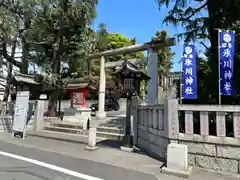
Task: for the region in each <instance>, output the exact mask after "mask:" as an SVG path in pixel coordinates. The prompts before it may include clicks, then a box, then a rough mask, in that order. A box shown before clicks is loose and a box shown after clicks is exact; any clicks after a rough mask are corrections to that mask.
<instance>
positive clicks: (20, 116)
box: [13, 91, 30, 138]
mask: <svg viewBox="0 0 240 180" xmlns="http://www.w3.org/2000/svg"><path fill="white" fill-rule="evenodd" d="M29 94H30V93H29V91H22V92H20V91H19V92H17V99H16V104H15V113H14V120H13V135H14V136H15V133H16V132H17V133H22V137H23V138H24V136H25V128H26V122H27V114H28V103H29Z"/></svg>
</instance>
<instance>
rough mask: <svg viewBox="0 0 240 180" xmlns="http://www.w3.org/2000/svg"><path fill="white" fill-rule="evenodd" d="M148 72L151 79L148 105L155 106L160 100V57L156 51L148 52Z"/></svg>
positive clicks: (150, 50)
mask: <svg viewBox="0 0 240 180" xmlns="http://www.w3.org/2000/svg"><path fill="white" fill-rule="evenodd" d="M148 53H149V54H148V63H147V71H148V76H149V77H150V78H151V79H150V80H149V81H148V93H147V101H146V102H147V104H155V103H157V100H158V55H157V52H156V50H154V49H149V50H148Z"/></svg>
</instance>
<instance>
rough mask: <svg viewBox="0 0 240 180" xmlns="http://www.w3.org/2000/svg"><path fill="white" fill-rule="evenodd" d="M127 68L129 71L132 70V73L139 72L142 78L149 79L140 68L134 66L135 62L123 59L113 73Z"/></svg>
mask: <svg viewBox="0 0 240 180" xmlns="http://www.w3.org/2000/svg"><path fill="white" fill-rule="evenodd" d="M126 69H127V70H128V71H130V72H133V73H140V74H141V77H142V78H144V79H150V77H149V76H148V75H147V74H145V73H144V72H142V71H141V69H140V68H139V67H138V66H136V65H135V64H133V63H131V62H130V61H124V62H123V63H122V66H121V67H119V68H118V69H117V70H116V71H115V74H117V73H120V72H123V71H124V70H126Z"/></svg>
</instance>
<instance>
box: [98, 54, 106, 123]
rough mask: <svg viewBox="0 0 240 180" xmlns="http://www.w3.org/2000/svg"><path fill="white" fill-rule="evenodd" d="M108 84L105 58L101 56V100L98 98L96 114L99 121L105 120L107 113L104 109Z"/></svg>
mask: <svg viewBox="0 0 240 180" xmlns="http://www.w3.org/2000/svg"><path fill="white" fill-rule="evenodd" d="M105 84H106V76H105V58H104V56H101V62H100V81H99V96H98V97H99V98H98V112H97V113H96V117H97V118H98V119H105V118H106V112H105V109H104V106H105V86H106V85H105Z"/></svg>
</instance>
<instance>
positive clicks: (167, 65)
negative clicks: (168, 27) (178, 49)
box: [152, 31, 175, 79]
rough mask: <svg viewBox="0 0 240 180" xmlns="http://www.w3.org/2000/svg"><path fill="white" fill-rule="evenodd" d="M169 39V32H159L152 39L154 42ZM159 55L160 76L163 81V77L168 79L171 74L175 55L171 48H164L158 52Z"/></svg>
mask: <svg viewBox="0 0 240 180" xmlns="http://www.w3.org/2000/svg"><path fill="white" fill-rule="evenodd" d="M167 38H168V33H167V31H157V32H156V34H155V36H153V37H152V41H163V40H165V39H167ZM157 54H158V74H159V78H160V79H161V77H162V76H165V77H168V75H169V72H170V70H171V68H172V65H173V62H172V60H173V56H174V55H175V53H173V52H172V51H171V49H170V47H163V48H159V49H158V50H157Z"/></svg>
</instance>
